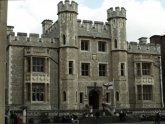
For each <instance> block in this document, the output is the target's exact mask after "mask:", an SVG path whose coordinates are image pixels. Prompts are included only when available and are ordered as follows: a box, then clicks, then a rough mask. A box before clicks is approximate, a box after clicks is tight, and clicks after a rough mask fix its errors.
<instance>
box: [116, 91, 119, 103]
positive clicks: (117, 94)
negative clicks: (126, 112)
mask: <svg viewBox="0 0 165 124" xmlns="http://www.w3.org/2000/svg"><path fill="white" fill-rule="evenodd" d="M116 101H119V92H116Z"/></svg>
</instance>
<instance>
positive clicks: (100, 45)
mask: <svg viewBox="0 0 165 124" xmlns="http://www.w3.org/2000/svg"><path fill="white" fill-rule="evenodd" d="M98 51H100V52H105V51H106V42H103V41H99V42H98Z"/></svg>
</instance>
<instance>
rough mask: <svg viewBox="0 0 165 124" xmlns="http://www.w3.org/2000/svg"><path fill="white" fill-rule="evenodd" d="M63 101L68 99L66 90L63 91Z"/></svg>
mask: <svg viewBox="0 0 165 124" xmlns="http://www.w3.org/2000/svg"><path fill="white" fill-rule="evenodd" d="M63 101H64V102H65V101H66V92H65V91H64V92H63Z"/></svg>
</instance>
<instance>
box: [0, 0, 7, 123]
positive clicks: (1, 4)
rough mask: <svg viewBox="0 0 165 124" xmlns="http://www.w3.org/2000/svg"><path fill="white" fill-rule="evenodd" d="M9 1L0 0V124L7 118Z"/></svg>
mask: <svg viewBox="0 0 165 124" xmlns="http://www.w3.org/2000/svg"><path fill="white" fill-rule="evenodd" d="M6 29H7V0H0V124H4V123H5V121H4V118H5V82H6V43H7V38H6V36H7V34H6V33H7V31H6Z"/></svg>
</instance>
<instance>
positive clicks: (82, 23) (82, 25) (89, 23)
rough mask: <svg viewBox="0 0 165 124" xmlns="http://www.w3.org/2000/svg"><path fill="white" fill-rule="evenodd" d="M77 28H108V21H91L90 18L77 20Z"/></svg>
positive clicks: (98, 29) (99, 29)
mask: <svg viewBox="0 0 165 124" xmlns="http://www.w3.org/2000/svg"><path fill="white" fill-rule="evenodd" d="M77 22H78V26H79V28H84V29H87V30H97V31H101V30H108V27H107V25H108V23H105V22H100V21H94V22H93V21H91V20H77Z"/></svg>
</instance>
